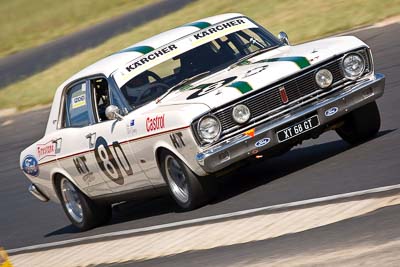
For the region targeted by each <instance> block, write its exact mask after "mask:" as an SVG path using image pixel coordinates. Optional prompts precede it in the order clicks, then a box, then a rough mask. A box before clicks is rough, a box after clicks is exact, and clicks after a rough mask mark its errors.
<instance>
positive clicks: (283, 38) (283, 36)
mask: <svg viewBox="0 0 400 267" xmlns="http://www.w3.org/2000/svg"><path fill="white" fill-rule="evenodd" d="M278 38H279V40H281V42H282V43H284V44H286V45H290V42H289V37H288V36H287V34H286V32H280V33H279V34H278Z"/></svg>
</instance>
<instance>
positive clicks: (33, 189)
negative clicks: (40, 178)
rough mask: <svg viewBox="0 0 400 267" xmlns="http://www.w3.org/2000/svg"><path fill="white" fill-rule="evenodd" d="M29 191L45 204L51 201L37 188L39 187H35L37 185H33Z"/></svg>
mask: <svg viewBox="0 0 400 267" xmlns="http://www.w3.org/2000/svg"><path fill="white" fill-rule="evenodd" d="M28 190H29V192H30V193H31V194H32V195H34V196H35V197H36V198H37V199H39V200H40V201H43V202H47V201H49V199H48V198H47V197H46V196H45V195H44V194H43V193H42V192H40V190H39V188H37V186H35V184H31V185H30V186H29V189H28Z"/></svg>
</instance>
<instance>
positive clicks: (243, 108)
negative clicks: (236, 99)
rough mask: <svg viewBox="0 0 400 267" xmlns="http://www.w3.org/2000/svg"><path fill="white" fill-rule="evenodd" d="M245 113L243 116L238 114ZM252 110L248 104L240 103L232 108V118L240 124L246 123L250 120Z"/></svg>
mask: <svg viewBox="0 0 400 267" xmlns="http://www.w3.org/2000/svg"><path fill="white" fill-rule="evenodd" d="M240 114H243V115H244V116H243V117H239V116H238V115H240ZM250 117H251V112H250V109H249V107H248V106H246V105H245V104H238V105H236V106H234V107H233V109H232V118H233V120H234V121H235V122H236V123H238V124H243V123H246V122H248V121H249V120H250Z"/></svg>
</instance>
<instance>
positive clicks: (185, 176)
mask: <svg viewBox="0 0 400 267" xmlns="http://www.w3.org/2000/svg"><path fill="white" fill-rule="evenodd" d="M160 163H161V171H162V174H163V176H164V179H165V181H166V183H167V184H168V187H169V192H170V194H171V196H172V197H173V199H174V200H175V202H176V203H177V204H178V205H179V206H180V207H181V208H182V209H184V210H192V209H195V208H197V207H200V206H202V205H204V204H205V203H206V202H207V201H208V200H209V199H210V194H208V193H209V192H207V190H208V189H210V190H211V188H213V185H214V183H213V182H212V181H210V178H209V177H198V176H197V175H196V174H194V173H193V172H192V171H191V170H190V169H189V168H188V167H187V166H186V164H185V163H183V162H182V161H181V160H180V159H179V158H178V157H176V156H175V155H174V154H172V153H171V152H169V151H166V150H164V151H162V153H161V155H160ZM211 191H212V190H211Z"/></svg>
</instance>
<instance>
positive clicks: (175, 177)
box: [165, 155, 189, 203]
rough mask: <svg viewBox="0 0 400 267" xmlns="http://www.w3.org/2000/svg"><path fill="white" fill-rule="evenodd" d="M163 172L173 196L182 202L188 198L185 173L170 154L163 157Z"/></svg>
mask: <svg viewBox="0 0 400 267" xmlns="http://www.w3.org/2000/svg"><path fill="white" fill-rule="evenodd" d="M165 169H166V170H165V173H166V174H167V179H168V183H169V186H170V188H171V191H172V193H173V194H174V196H175V197H176V198H177V199H178V200H179V201H180V202H182V203H186V202H187V201H188V200H189V188H188V183H187V178H186V174H185V173H184V171H183V170H182V167H181V165H180V164H179V162H178V161H177V160H176V159H175V158H174V157H173V156H171V155H167V156H166V157H165Z"/></svg>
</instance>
